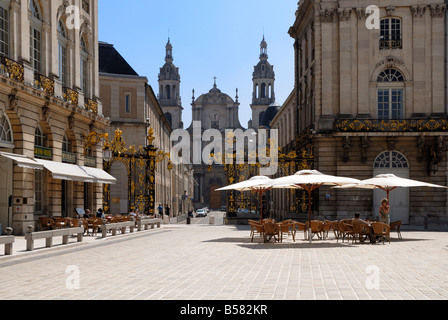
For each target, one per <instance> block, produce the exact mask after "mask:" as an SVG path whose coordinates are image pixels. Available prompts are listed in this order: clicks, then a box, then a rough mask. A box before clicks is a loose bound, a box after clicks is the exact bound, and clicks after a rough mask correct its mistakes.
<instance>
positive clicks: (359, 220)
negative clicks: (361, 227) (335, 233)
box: [353, 212, 368, 224]
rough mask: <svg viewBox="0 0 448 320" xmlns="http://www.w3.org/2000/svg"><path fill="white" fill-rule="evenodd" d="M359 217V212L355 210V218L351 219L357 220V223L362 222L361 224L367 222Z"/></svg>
mask: <svg viewBox="0 0 448 320" xmlns="http://www.w3.org/2000/svg"><path fill="white" fill-rule="evenodd" d="M360 217H361V215H360V214H359V212H356V213H355V218H354V219H353V221H355V222H359V223H363V224H368V223H367V222H366V221H364V220H363V219H361V218H360Z"/></svg>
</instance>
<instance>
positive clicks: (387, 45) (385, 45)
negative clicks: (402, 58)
mask: <svg viewBox="0 0 448 320" xmlns="http://www.w3.org/2000/svg"><path fill="white" fill-rule="evenodd" d="M402 47H403V45H402V41H401V40H380V50H382V49H402Z"/></svg>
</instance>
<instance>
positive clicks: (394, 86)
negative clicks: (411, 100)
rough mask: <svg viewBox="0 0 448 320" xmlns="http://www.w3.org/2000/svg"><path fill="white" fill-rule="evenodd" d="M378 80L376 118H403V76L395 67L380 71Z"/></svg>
mask: <svg viewBox="0 0 448 320" xmlns="http://www.w3.org/2000/svg"><path fill="white" fill-rule="evenodd" d="M377 82H378V119H380V120H389V119H393V120H400V119H403V118H404V98H405V97H404V77H403V74H402V73H401V72H400V71H398V70H397V69H386V70H384V71H382V72H381V73H380V74H379V76H378V79H377Z"/></svg>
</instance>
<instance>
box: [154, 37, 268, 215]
mask: <svg viewBox="0 0 448 320" xmlns="http://www.w3.org/2000/svg"><path fill="white" fill-rule="evenodd" d="M180 79H181V77H180V73H179V68H177V67H176V66H175V65H174V64H173V46H172V44H171V43H170V41H168V43H167V45H166V57H165V64H164V65H163V67H162V68H160V74H159V97H158V98H159V102H160V106H161V107H162V109H163V112H164V113H165V116H166V118H167V119H168V120H169V121H170V123H171V125H172V128H173V129H183V128H184V124H183V122H182V112H183V110H184V109H183V107H182V101H181V99H180V94H179V92H180V83H181V80H180ZM274 82H275V73H274V66H272V65H271V64H270V63H269V62H268V55H267V42H266V41H265V39H264V37H263V40H262V42H261V44H260V61H259V63H258V64H257V65H256V66H255V67H254V73H253V95H252V104H251V105H250V108H251V110H252V120H251V121H250V122H249V126H248V127H249V129H255V130H257V129H258V128H259V127H260V124H261V123H262V120H263V118H264V116H265V112H266V110H267V109H268V107H269V106H270V105H271V104H272V103H274V102H275V93H274V92H275V91H274ZM191 107H192V123H191V125H190V126H189V127H187V128H186V130H187V131H188V132H189V133H190V137H191V139H192V140H193V139H194V134H195V133H196V134H197V133H198V132H199V131H198V130H199V129H198V128H195V124H200V133H201V136H202V133H203V132H204V131H206V130H209V129H214V130H217V131H219V132H220V133H221V136H222V137H225V131H226V130H237V129H240V130H243V131H245V130H247V128H244V127H243V126H242V125H241V123H240V119H239V110H240V103H239V101H238V89H236V93H235V98H232V97H231V96H230V95H229V94H226V93H224V92H222V91H221V90H220V89H219V88H218V85H217V78H216V77H215V79H214V83H213V87H212V88H211V89H210V90H209V92H207V93H204V94H201V95H199V96H198V97H197V98H196V97H195V92H194V90H193V96H192V102H191ZM271 117H273V115H272V114H271ZM265 120H266V119H265ZM224 142H225V141H223V144H224ZM209 143H210V142H207V141H205V142H202V146H201V147H202V148H201V150H203V149H204V147H206V146H207V145H208V144H209ZM223 150H224V145H223ZM201 159H202V157H201ZM192 160H193V159H192ZM192 163H193V161H192ZM193 171H194V192H193V195H191V196H192V198H193V199H194V206H195V208H202V207H208V208H210V209H215V210H216V209H220V208H221V207H223V206H227V198H226V194H225V193H224V192H216V191H215V190H216V189H218V188H220V187H223V186H225V185H227V184H228V177H227V172H226V167H225V165H224V164H222V165H221V164H212V165H210V164H209V163H202V164H193Z"/></svg>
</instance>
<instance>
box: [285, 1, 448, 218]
mask: <svg viewBox="0 0 448 320" xmlns="http://www.w3.org/2000/svg"><path fill="white" fill-rule="evenodd" d="M370 5H377V6H378V8H379V16H378V18H379V21H377V22H378V25H377V27H378V28H379V29H376V28H375V27H374V26H375V25H374V24H373V25H372V24H371V23H372V19H374V18H376V16H375V12H370V11H367V7H369V6H370ZM377 20H378V19H377ZM373 22H375V21H373ZM372 27H374V28H372ZM446 30H447V28H446V5H445V3H444V1H441V0H423V1H403V0H400V1H388V2H387V3H385V2H382V1H381V2H380V1H349V0H339V1H336V0H334V1H309V0H302V1H300V2H299V4H298V10H297V12H296V21H295V23H294V25H293V26H292V27H291V28H290V30H289V34H290V36H291V37H292V38H293V39H294V40H295V44H294V49H295V90H296V110H295V119H296V138H295V140H296V142H295V143H296V146H295V148H296V150H297V151H299V152H300V151H301V150H304V149H306V148H308V149H311V150H312V152H313V155H314V160H313V164H312V167H313V168H314V169H316V170H319V171H321V172H323V173H327V174H334V175H340V176H350V177H353V178H358V179H367V178H371V177H372V176H374V175H377V174H381V173H392V174H395V175H397V176H402V177H408V178H411V179H416V180H422V181H426V182H431V183H435V184H441V185H446V184H447V175H446V173H447V154H446V151H447V148H446V141H447V140H446V136H447V134H448V131H447V130H448V127H447V125H448V123H447V116H448V111H447V100H446V97H447V89H446V88H447V85H446V79H447V78H446V70H447V69H446V56H447V52H446ZM384 196H385V193H384V192H383V191H379V190H376V191H368V190H360V189H351V190H344V191H342V190H338V191H336V190H334V189H330V188H320V189H319V191H318V192H316V194H315V195H314V198H313V200H314V212H315V217H327V218H330V219H331V218H333V219H335V218H345V217H352V216H353V215H354V213H355V212H360V213H361V216H362V217H364V218H366V217H368V218H372V217H375V216H376V215H377V211H378V207H379V202H380V199H381V198H382V197H384ZM390 201H391V208H392V220H403V223H405V224H421V223H422V221H423V219H424V217H428V218H430V219H441V218H443V217H446V216H447V209H446V208H447V194H446V192H445V191H441V190H434V189H422V188H418V189H404V188H402V189H397V190H394V191H393V192H392V193H391V200H390Z"/></svg>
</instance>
